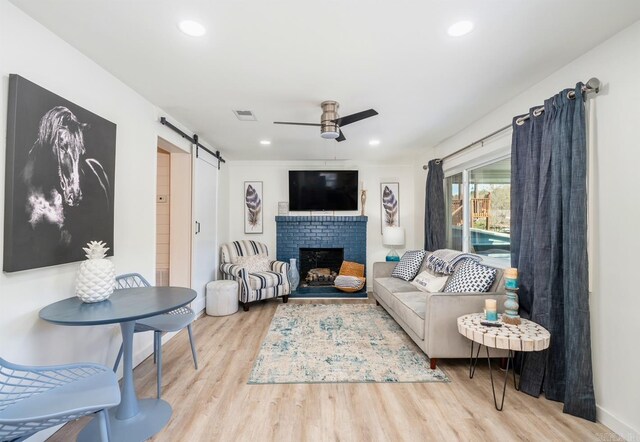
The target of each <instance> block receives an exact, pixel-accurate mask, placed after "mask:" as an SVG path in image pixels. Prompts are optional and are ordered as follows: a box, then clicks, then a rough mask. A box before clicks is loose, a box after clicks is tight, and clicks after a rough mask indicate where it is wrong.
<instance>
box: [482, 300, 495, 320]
mask: <svg viewBox="0 0 640 442" xmlns="http://www.w3.org/2000/svg"><path fill="white" fill-rule="evenodd" d="M484 316H485V318H486V319H487V321H497V320H498V301H496V300H495V299H485V300H484Z"/></svg>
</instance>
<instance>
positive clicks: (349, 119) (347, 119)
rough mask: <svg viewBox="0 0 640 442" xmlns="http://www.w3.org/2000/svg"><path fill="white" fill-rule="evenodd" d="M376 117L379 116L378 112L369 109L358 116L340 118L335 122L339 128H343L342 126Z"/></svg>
mask: <svg viewBox="0 0 640 442" xmlns="http://www.w3.org/2000/svg"><path fill="white" fill-rule="evenodd" d="M376 115H378V112H376V111H375V110H373V109H369V110H366V111H362V112H358V113H356V114H351V115H347V116H344V117H340V118H338V119H337V120H334V122H335V123H336V124H337V125H338V126H340V127H342V126H346V125H347V124H351V123H355V122H356V121H360V120H364V119H365V118H369V117H373V116H376Z"/></svg>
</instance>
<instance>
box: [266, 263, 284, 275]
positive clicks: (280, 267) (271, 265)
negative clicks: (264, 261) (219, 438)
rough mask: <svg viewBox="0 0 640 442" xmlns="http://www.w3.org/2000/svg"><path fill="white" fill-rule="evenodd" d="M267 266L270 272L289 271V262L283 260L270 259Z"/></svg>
mask: <svg viewBox="0 0 640 442" xmlns="http://www.w3.org/2000/svg"><path fill="white" fill-rule="evenodd" d="M269 268H270V269H271V271H272V272H278V273H282V274H283V275H286V274H288V273H289V263H288V262H284V261H271V262H270V263H269Z"/></svg>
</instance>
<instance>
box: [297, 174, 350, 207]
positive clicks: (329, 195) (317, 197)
mask: <svg viewBox="0 0 640 442" xmlns="http://www.w3.org/2000/svg"><path fill="white" fill-rule="evenodd" d="M289 210H291V211H303V210H326V211H330V210H358V171H357V170H290V171H289Z"/></svg>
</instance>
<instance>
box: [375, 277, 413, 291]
mask: <svg viewBox="0 0 640 442" xmlns="http://www.w3.org/2000/svg"><path fill="white" fill-rule="evenodd" d="M373 283H374V286H375V285H378V286H380V287H382V288H384V289H385V290H386V291H388V292H389V293H402V292H415V291H416V288H415V287H414V286H413V285H411V283H410V282H407V281H403V280H402V279H398V278H393V277H390V278H389V277H387V278H376V279H375V280H374V282H373Z"/></svg>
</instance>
